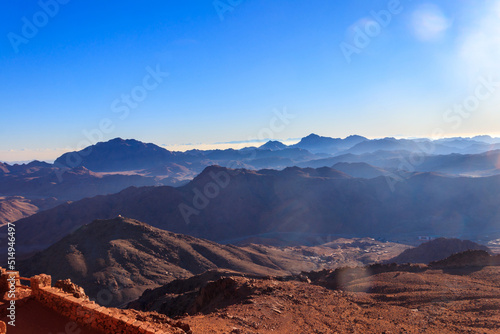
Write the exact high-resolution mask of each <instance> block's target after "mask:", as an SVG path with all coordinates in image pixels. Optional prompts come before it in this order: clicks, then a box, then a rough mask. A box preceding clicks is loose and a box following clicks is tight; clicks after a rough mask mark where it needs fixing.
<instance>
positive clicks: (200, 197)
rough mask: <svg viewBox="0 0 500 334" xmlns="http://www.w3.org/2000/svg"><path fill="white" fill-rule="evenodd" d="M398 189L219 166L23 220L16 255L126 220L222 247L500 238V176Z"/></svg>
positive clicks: (377, 181) (428, 178)
mask: <svg viewBox="0 0 500 334" xmlns="http://www.w3.org/2000/svg"><path fill="white" fill-rule="evenodd" d="M392 182H393V180H392V179H390V178H387V177H384V176H380V177H376V178H372V179H363V178H354V177H351V176H349V175H347V174H345V173H343V172H340V171H337V170H335V169H332V168H327V167H324V168H318V169H312V168H305V169H303V168H298V167H291V168H286V169H284V170H282V171H275V170H260V171H251V170H245V169H237V170H234V169H227V168H224V167H218V166H212V167H207V168H206V169H205V170H204V171H203V172H202V173H201V174H200V175H198V176H197V177H196V178H195V179H194V180H193V181H191V182H190V183H188V184H187V185H184V186H181V187H176V188H174V187H169V186H162V187H140V188H136V187H131V188H128V189H126V190H123V191H121V192H119V193H117V194H112V195H101V196H96V197H93V198H86V199H83V200H80V201H76V202H73V203H67V204H63V205H60V206H58V207H55V208H53V209H49V210H45V211H42V212H39V213H36V214H34V215H32V216H30V217H27V218H24V219H21V220H19V221H17V223H16V225H17V230H16V232H17V235H18V240H19V242H18V245H17V251H18V254H19V255H21V254H23V253H24V254H28V253H30V252H33V251H38V250H42V249H44V248H46V247H48V246H50V245H51V244H53V243H54V242H56V241H58V240H60V239H61V238H63V237H64V236H66V235H67V234H69V233H71V232H72V231H74V230H75V229H77V228H79V227H80V226H82V225H84V224H87V223H88V222H90V221H93V220H95V219H110V218H113V217H116V216H118V215H123V216H126V217H130V218H133V219H137V220H140V221H143V222H145V223H148V224H151V225H153V226H155V227H157V228H161V229H165V230H169V231H172V232H176V233H183V234H187V235H192V236H194V237H202V238H206V239H209V240H212V241H216V242H222V243H228V242H231V243H235V242H240V243H241V242H244V241H245V240H247V239H249V238H255V237H259V236H266V235H272V234H285V235H288V236H289V237H290V238H295V239H296V240H299V241H300V240H303V239H304V238H305V237H307V236H308V235H310V234H317V235H345V236H349V237H363V236H369V237H385V238H389V237H390V238H392V240H397V238H398V237H402V236H404V235H413V236H415V237H416V236H418V235H437V236H446V237H460V238H466V239H471V238H472V239H474V238H477V237H478V236H480V235H487V234H490V233H496V232H497V231H498V226H497V222H498V220H499V219H500V198H499V197H498V189H499V186H500V175H499V176H492V177H483V178H467V177H449V176H442V175H438V174H434V173H414V174H413V175H411V176H410V177H408V178H406V179H402V180H399V181H397V182H395V181H394V183H392ZM388 183H390V184H388ZM389 185H392V186H393V187H390V186H389ZM3 229H5V227H4V228H3ZM2 232H5V231H4V230H2V228H0V233H2Z"/></svg>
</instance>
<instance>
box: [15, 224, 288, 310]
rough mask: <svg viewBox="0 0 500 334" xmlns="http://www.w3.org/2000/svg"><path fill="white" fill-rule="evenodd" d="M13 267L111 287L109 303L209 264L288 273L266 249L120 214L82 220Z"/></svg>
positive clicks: (90, 287)
mask: <svg viewBox="0 0 500 334" xmlns="http://www.w3.org/2000/svg"><path fill="white" fill-rule="evenodd" d="M17 268H18V269H19V270H20V271H21V272H22V273H23V275H27V276H31V275H35V274H38V273H41V272H43V273H47V274H50V275H52V276H53V278H54V279H56V280H57V279H65V278H70V279H71V280H72V281H73V282H75V283H76V284H78V285H81V286H82V287H83V288H84V289H85V291H86V292H87V294H88V295H89V296H91V297H96V296H97V294H98V293H100V291H101V290H103V289H104V290H106V291H109V292H111V294H112V296H113V301H112V302H111V303H110V305H113V306H117V305H121V304H123V303H126V302H128V301H130V300H132V299H134V298H137V297H138V296H139V295H140V294H141V293H142V292H143V291H144V290H145V289H147V288H153V287H156V286H158V285H161V284H165V283H167V282H170V281H172V280H174V279H178V278H187V277H190V276H192V275H196V274H201V273H203V272H205V271H206V270H209V269H217V268H222V269H231V270H234V271H238V272H243V273H252V274H255V275H283V274H286V273H287V272H286V271H283V270H281V268H279V267H278V266H276V265H275V264H273V262H271V261H270V260H269V259H268V258H267V257H266V256H265V255H261V254H258V253H256V252H248V251H245V250H242V249H239V248H237V247H234V246H223V245H219V244H216V243H214V242H210V241H207V240H203V239H196V238H193V237H190V236H186V235H180V234H175V233H171V232H167V231H163V230H159V229H157V228H154V227H151V226H149V225H147V224H144V223H141V222H139V221H136V220H132V219H128V218H122V217H118V218H115V219H110V220H96V221H94V222H92V223H91V224H88V225H84V226H82V227H80V228H79V229H78V230H76V231H75V232H73V233H71V234H70V235H68V236H66V237H65V238H63V239H62V240H61V241H59V242H57V243H55V244H54V245H52V246H51V247H49V248H48V249H46V250H45V251H43V252H41V253H38V254H36V255H35V256H33V257H32V258H30V259H28V260H25V261H23V262H21V263H20V264H19V265H18V267H17Z"/></svg>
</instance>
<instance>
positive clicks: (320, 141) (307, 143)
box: [291, 133, 367, 154]
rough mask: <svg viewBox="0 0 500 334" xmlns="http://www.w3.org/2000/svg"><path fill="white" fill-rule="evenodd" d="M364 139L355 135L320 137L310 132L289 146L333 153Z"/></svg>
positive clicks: (315, 151)
mask: <svg viewBox="0 0 500 334" xmlns="http://www.w3.org/2000/svg"><path fill="white" fill-rule="evenodd" d="M365 140H367V138H365V137H361V136H357V135H353V136H349V137H346V138H344V139H341V138H330V137H322V136H318V135H317V134H314V133H311V134H310V135H309V136H307V137H304V138H302V139H301V140H300V142H298V143H297V144H294V145H291V147H298V148H302V149H305V150H308V151H310V152H312V153H329V154H333V153H337V152H339V151H342V150H347V149H349V148H351V147H353V146H355V145H357V144H359V143H361V142H363V141H365Z"/></svg>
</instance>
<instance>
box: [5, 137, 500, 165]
mask: <svg viewBox="0 0 500 334" xmlns="http://www.w3.org/2000/svg"><path fill="white" fill-rule="evenodd" d="M311 134H316V135H319V136H321V137H329V136H323V135H321V134H317V133H311ZM308 135H309V134H308ZM352 135H358V134H352ZM306 136H307V135H305V136H304V137H306ZM476 136H490V137H492V138H500V136H495V135H490V134H479V135H471V136H452V137H441V138H426V137H411V136H386V137H371V138H370V137H366V136H363V137H366V138H367V139H370V140H373V139H383V138H396V139H429V140H439V139H448V138H456V137H461V138H473V137H476ZM304 137H301V138H288V139H279V138H274V139H270V138H267V139H255V140H241V141H231V142H217V143H185V144H178V145H168V144H159V143H154V142H153V143H152V144H155V145H157V146H160V147H162V148H164V149H167V150H169V151H174V152H185V151H189V150H217V149H219V150H225V149H235V150H239V149H243V148H248V147H258V146H261V145H263V144H265V143H267V142H268V141H270V140H272V141H279V142H281V143H283V144H285V145H293V144H296V143H298V142H299V141H300V140H301V139H302V138H304ZM346 137H347V136H346ZM116 138H118V137H116ZM120 138H121V137H120ZM330 138H335V137H330ZM340 138H345V137H340ZM111 139H114V138H111ZM111 139H110V140H111ZM122 139H125V140H127V139H134V140H138V139H136V138H122ZM106 141H107V140H106ZM139 141H141V140H139ZM94 144H95V143H92V145H94ZM73 151H75V150H74V149H71V148H59V149H57V148H56V149H45V150H20V151H15V150H10V151H0V162H3V163H8V164H22V163H28V162H31V161H35V160H38V161H44V162H47V163H53V162H54V161H55V159H57V158H58V157H60V156H61V155H62V154H64V153H68V152H73ZM4 156H5V157H8V156H11V157H14V158H15V157H25V156H29V157H30V158H28V159H3V158H2V157H4Z"/></svg>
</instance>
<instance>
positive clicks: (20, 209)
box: [0, 196, 60, 226]
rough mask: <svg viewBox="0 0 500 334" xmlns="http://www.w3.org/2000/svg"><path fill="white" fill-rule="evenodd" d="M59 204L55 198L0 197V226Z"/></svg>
mask: <svg viewBox="0 0 500 334" xmlns="http://www.w3.org/2000/svg"><path fill="white" fill-rule="evenodd" d="M58 204H60V201H58V200H57V199H56V198H53V197H52V198H42V199H29V198H24V197H22V196H9V197H0V226H3V225H5V224H7V223H10V222H15V221H16V220H19V219H22V218H25V217H29V216H31V215H34V214H35V213H37V212H38V211H41V210H46V209H50V208H53V207H55V206H57V205H58Z"/></svg>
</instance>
